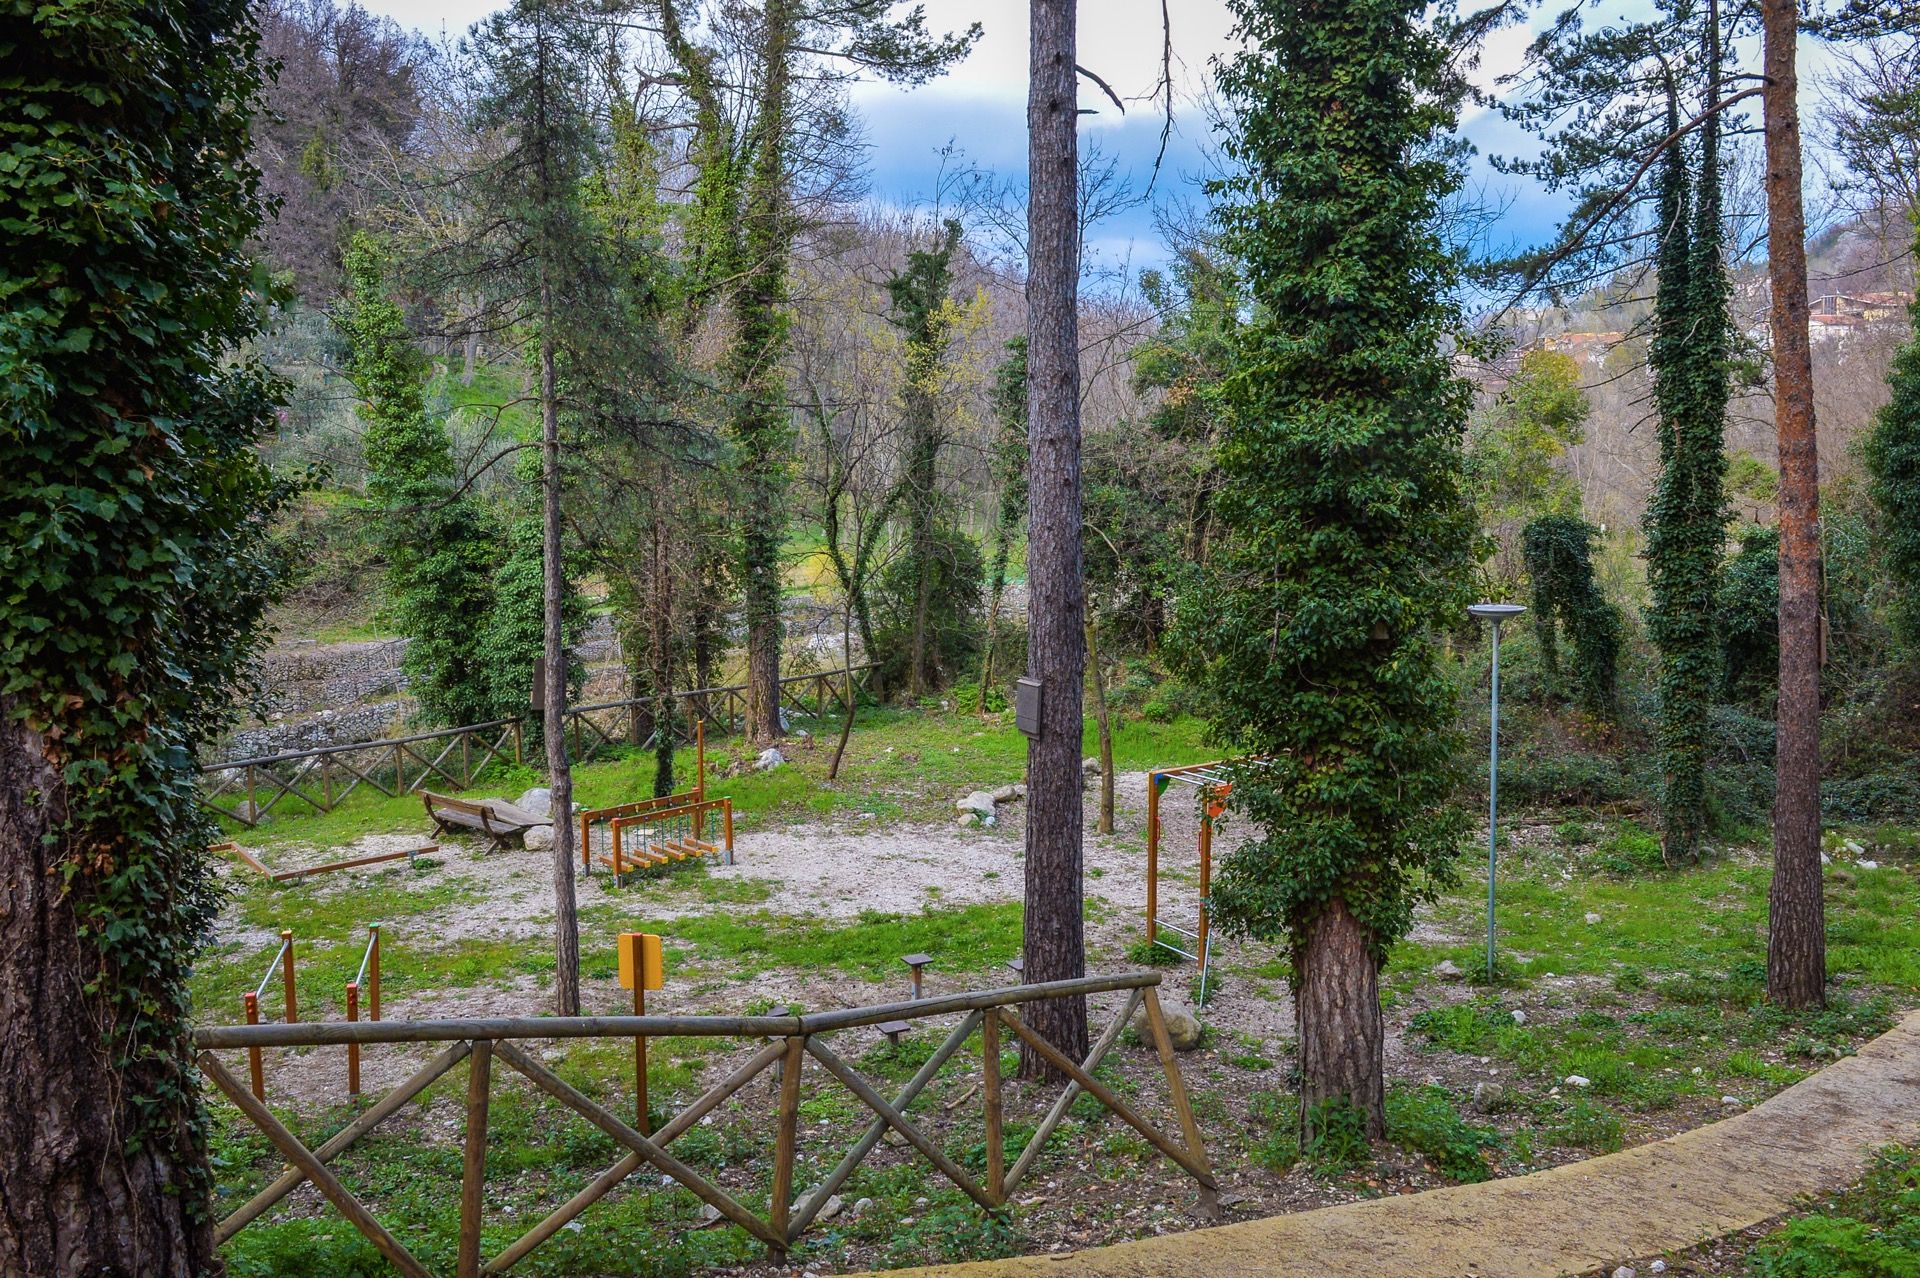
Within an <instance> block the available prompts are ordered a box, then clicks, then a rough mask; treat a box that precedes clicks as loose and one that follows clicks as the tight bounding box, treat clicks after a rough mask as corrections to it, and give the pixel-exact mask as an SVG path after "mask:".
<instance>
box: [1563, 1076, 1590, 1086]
mask: <svg viewBox="0 0 1920 1278" xmlns="http://www.w3.org/2000/svg"><path fill="white" fill-rule="evenodd" d="M1566 1084H1567V1086H1568V1087H1592V1086H1593V1080H1592V1079H1590V1078H1588V1077H1587V1076H1586V1075H1585V1074H1569V1075H1567V1078H1566Z"/></svg>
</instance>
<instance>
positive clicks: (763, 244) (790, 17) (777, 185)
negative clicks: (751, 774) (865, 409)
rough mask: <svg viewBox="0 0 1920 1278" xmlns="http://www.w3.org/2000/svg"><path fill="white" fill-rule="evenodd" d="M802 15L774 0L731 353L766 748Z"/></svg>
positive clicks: (775, 724)
mask: <svg viewBox="0 0 1920 1278" xmlns="http://www.w3.org/2000/svg"><path fill="white" fill-rule="evenodd" d="M796 22H797V16H796V15H795V13H794V10H793V3H792V0H767V6H766V15H765V24H766V34H765V36H764V47H763V48H762V50H761V57H762V59H763V67H764V70H763V72H762V79H761V85H760V101H759V110H758V113H757V118H756V120H755V122H754V133H753V138H752V161H751V170H750V171H751V174H752V176H751V177H750V179H749V181H748V185H747V189H746V192H745V208H744V210H743V213H742V220H743V221H744V222H745V230H746V235H745V247H744V263H745V267H746V270H747V272H748V275H747V278H746V279H745V281H744V282H742V284H741V285H740V288H739V291H738V292H737V293H735V295H734V326H735V331H734V338H733V349H732V353H731V355H730V356H729V363H730V365H731V372H732V374H733V377H734V379H735V383H736V385H738V386H739V387H740V392H739V393H740V397H741V398H740V404H739V407H738V409H737V410H736V412H735V414H734V427H733V428H734V444H735V447H736V448H737V449H738V450H739V461H738V463H737V465H738V473H739V476H740V487H741V492H740V500H741V507H742V509H741V512H740V575H741V578H742V580H743V582H744V584H745V591H746V624H747V736H748V737H749V739H751V740H752V741H753V742H754V743H756V744H759V745H767V744H771V743H772V742H774V741H776V740H778V739H779V738H780V736H781V735H782V733H783V729H782V727H781V724H780V639H781V634H782V625H781V616H780V603H781V589H780V548H781V543H782V541H783V540H784V536H785V532H786V527H787V508H786V496H787V490H788V487H789V484H788V482H787V469H788V465H789V463H790V460H791V458H790V454H791V452H792V448H793V430H792V427H791V423H790V422H789V420H788V416H787V391H786V378H785V376H784V374H783V372H782V366H781V356H782V355H783V353H784V352H785V350H786V346H787V322H788V319H787V314H786V310H785V307H786V301H787V257H788V253H789V246H790V243H791V235H792V231H791V215H790V212H789V210H788V207H787V185H786V184H787V172H786V157H787V142H788V138H787V132H788V130H789V129H790V128H791V127H792V124H791V121H790V119H789V103H788V101H787V96H788V93H789V91H790V80H791V74H792V73H791V67H790V61H791V58H792V56H793V55H792V53H791V50H790V46H791V45H792V43H793V38H794V30H795V23H796Z"/></svg>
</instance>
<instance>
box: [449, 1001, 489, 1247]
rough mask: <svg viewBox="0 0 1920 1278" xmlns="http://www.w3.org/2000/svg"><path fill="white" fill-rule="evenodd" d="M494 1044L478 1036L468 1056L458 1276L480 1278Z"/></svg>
mask: <svg viewBox="0 0 1920 1278" xmlns="http://www.w3.org/2000/svg"><path fill="white" fill-rule="evenodd" d="M492 1066H493V1044H492V1043H489V1042H488V1041H487V1040H486V1039H484V1038H482V1039H478V1040H476V1041H475V1042H474V1044H473V1055H472V1056H470V1057H468V1058H467V1145H466V1149H465V1150H463V1151H462V1155H461V1159H460V1258H459V1260H458V1261H457V1262H456V1263H455V1266H454V1271H453V1272H454V1273H455V1274H456V1275H457V1278H480V1209H481V1207H482V1205H483V1198H482V1194H483V1193H484V1192H485V1190H486V1187H487V1101H488V1094H489V1092H490V1090H491V1087H492V1081H493V1068H492Z"/></svg>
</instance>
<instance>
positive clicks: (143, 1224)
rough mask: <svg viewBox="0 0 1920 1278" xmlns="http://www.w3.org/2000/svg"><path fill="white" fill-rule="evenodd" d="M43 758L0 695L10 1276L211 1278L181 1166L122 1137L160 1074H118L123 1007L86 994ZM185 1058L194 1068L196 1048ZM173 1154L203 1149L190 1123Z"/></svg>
mask: <svg viewBox="0 0 1920 1278" xmlns="http://www.w3.org/2000/svg"><path fill="white" fill-rule="evenodd" d="M47 754H48V743H47V742H46V741H45V740H44V739H43V738H42V737H41V736H40V735H39V734H38V733H36V732H33V731H31V730H29V729H28V728H27V727H26V726H25V725H24V724H22V723H19V722H17V721H16V720H15V718H14V715H13V704H12V702H11V701H10V700H9V699H7V698H0V1077H5V1078H6V1079H7V1087H8V1095H7V1101H6V1104H5V1106H3V1107H0V1274H5V1275H7V1276H8V1278H14V1276H15V1275H18V1276H19V1278H67V1275H88V1276H89V1278H91V1276H92V1275H102V1276H106V1275H112V1276H114V1278H120V1276H121V1275H124V1276H125V1278H193V1276H194V1275H199V1274H206V1273H215V1274H217V1273H219V1272H220V1263H219V1259H218V1256H217V1254H216V1253H215V1251H214V1246H213V1232H212V1227H211V1222H210V1221H208V1220H204V1219H202V1220H195V1219H192V1218H191V1217H190V1215H189V1213H188V1212H187V1210H186V1197H185V1196H184V1195H182V1194H180V1193H179V1192H177V1191H178V1187H179V1186H180V1185H181V1184H182V1183H184V1181H185V1178H186V1175H187V1173H186V1171H185V1169H183V1168H181V1167H179V1166H177V1165H175V1164H174V1163H173V1162H172V1161H170V1159H169V1158H168V1157H167V1155H166V1154H165V1153H163V1152H162V1151H161V1150H160V1149H159V1148H158V1143H157V1142H155V1141H152V1140H148V1141H144V1142H141V1143H139V1145H138V1147H137V1148H133V1147H130V1142H129V1141H128V1140H127V1136H126V1133H127V1132H128V1131H129V1130H130V1129H131V1128H132V1127H133V1124H134V1108H135V1102H136V1101H138V1100H140V1099H142V1093H143V1092H145V1091H147V1090H148V1089H149V1088H150V1085H151V1083H152V1081H153V1080H151V1079H145V1078H138V1077H131V1076H129V1074H128V1073H127V1072H126V1071H124V1070H122V1069H120V1068H119V1067H118V1066H117V1065H116V1063H115V1061H114V1059H113V1054H112V1053H111V1052H110V1051H109V1050H108V1043H109V1041H110V1040H111V1039H112V1038H113V1034H112V1030H111V1025H112V1021H113V1016H114V1012H113V1010H112V1008H111V1007H110V1006H109V1005H108V1003H107V1002H106V1000H104V999H102V998H101V997H100V996H99V995H98V994H96V993H90V992H89V991H88V990H87V988H86V987H87V983H88V981H89V980H90V979H91V978H93V977H94V976H95V975H96V974H97V967H98V961H99V960H98V956H97V955H90V954H89V953H88V952H87V947H86V946H85V944H84V942H83V941H82V939H81V937H80V933H79V923H78V920H77V919H76V917H75V914H74V909H73V902H72V900H71V898H70V897H69V896H68V895H67V892H66V890H65V889H64V887H63V882H62V874H61V871H60V868H59V863H60V862H61V861H63V860H65V859H66V858H67V857H69V856H73V855H77V854H78V853H79V850H78V849H76V848H74V847H73V846H72V839H73V836H68V837H67V838H60V837H57V836H56V837H55V838H54V839H53V841H51V842H49V840H48V835H49V833H50V832H52V831H55V830H57V829H59V828H60V827H61V826H63V825H64V824H65V823H66V798H65V793H64V790H65V787H64V786H63V785H62V784H61V782H60V778H59V776H58V775H57V773H56V772H55V771H54V769H53V768H52V766H51V765H50V764H49V763H48V762H47ZM85 881H86V880H85V879H84V878H83V879H82V880H81V882H85ZM178 1050H179V1053H180V1056H181V1058H182V1060H183V1061H184V1059H185V1058H186V1057H187V1055H188V1045H187V1044H186V1043H185V1042H184V1041H183V1042H181V1043H180V1044H179V1045H178ZM180 1072H181V1074H182V1075H185V1074H186V1073H187V1070H186V1067H185V1066H184V1064H183V1065H182V1066H181V1070H180ZM174 1144H175V1145H176V1147H178V1148H184V1149H192V1148H195V1147H196V1145H197V1142H196V1141H195V1140H194V1139H192V1137H191V1135H190V1134H189V1133H188V1132H187V1131H186V1130H185V1128H184V1124H183V1125H182V1127H181V1129H180V1130H179V1131H178V1134H177V1139H176V1140H175V1141H174Z"/></svg>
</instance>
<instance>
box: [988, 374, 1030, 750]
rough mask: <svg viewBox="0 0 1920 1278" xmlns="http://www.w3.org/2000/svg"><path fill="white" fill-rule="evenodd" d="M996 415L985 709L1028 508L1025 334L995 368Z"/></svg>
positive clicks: (994, 401)
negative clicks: (996, 499)
mask: <svg viewBox="0 0 1920 1278" xmlns="http://www.w3.org/2000/svg"><path fill="white" fill-rule="evenodd" d="M993 415H994V419H995V421H996V423H997V425H998V433H997V435H996V437H995V439H994V446H993V453H992V458H993V477H994V480H995V482H997V483H998V485H999V487H1000V504H999V505H998V506H997V507H996V508H995V511H994V517H993V554H992V556H991V558H990V560H989V567H988V570H987V642H986V645H985V651H984V652H982V653H981V655H980V703H979V706H978V712H979V713H980V714H981V715H982V716H985V714H986V713H987V691H988V689H990V688H991V687H993V680H994V668H993V659H994V656H995V649H996V648H997V647H998V645H999V642H1000V605H1001V603H1002V602H1003V601H1004V598H1005V596H1006V592H1007V565H1008V563H1009V562H1010V561H1011V560H1012V558H1013V535H1014V533H1015V532H1016V531H1017V530H1018V529H1019V527H1020V513H1021V512H1022V511H1024V510H1025V509H1026V508H1027V339H1026V338H1025V337H1015V338H1012V339H1011V340H1009V341H1008V342H1007V358H1006V359H1004V360H1003V361H1001V363H1000V367H999V368H998V369H996V370H995V371H994V385H993Z"/></svg>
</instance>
